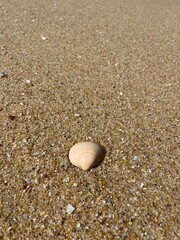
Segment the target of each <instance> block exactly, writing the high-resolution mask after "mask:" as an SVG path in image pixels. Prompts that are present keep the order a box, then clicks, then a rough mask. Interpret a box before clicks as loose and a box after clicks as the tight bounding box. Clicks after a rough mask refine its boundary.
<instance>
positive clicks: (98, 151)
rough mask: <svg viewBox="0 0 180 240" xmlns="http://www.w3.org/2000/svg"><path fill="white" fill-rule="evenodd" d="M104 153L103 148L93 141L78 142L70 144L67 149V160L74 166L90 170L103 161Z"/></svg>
mask: <svg viewBox="0 0 180 240" xmlns="http://www.w3.org/2000/svg"><path fill="white" fill-rule="evenodd" d="M105 155H106V150H105V148H104V147H103V146H102V145H100V144H98V143H93V142H80V143H77V144H75V145H74V146H72V148H71V149H70V151H69V160H70V162H71V163H72V164H73V165H75V166H76V167H79V168H82V169H83V170H90V169H91V168H93V167H96V166H97V165H98V164H99V163H100V162H101V161H103V159H104V157H105Z"/></svg>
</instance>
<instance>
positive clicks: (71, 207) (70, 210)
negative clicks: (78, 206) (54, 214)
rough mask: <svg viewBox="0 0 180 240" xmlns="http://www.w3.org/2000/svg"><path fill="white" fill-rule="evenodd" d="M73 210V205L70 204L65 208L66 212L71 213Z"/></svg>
mask: <svg viewBox="0 0 180 240" xmlns="http://www.w3.org/2000/svg"><path fill="white" fill-rule="evenodd" d="M74 210H75V207H73V206H72V205H71V204H68V205H67V210H66V211H67V213H68V214H71V213H73V212H74Z"/></svg>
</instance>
